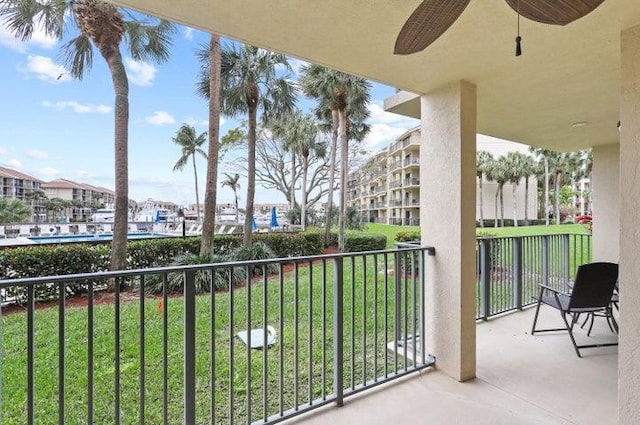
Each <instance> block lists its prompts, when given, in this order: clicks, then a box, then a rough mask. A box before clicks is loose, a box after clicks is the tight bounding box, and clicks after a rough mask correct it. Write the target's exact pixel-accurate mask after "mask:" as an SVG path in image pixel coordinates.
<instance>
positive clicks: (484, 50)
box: [112, 0, 640, 150]
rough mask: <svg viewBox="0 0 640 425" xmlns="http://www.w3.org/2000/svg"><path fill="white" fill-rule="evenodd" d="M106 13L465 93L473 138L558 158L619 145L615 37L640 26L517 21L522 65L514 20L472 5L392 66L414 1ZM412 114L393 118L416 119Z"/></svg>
mask: <svg viewBox="0 0 640 425" xmlns="http://www.w3.org/2000/svg"><path fill="white" fill-rule="evenodd" d="M112 1H113V2H114V3H116V4H119V5H122V6H126V7H130V8H133V9H138V10H142V11H145V12H147V13H150V14H153V15H157V16H162V17H165V18H168V19H171V20H174V21H177V22H180V23H183V24H186V25H190V26H193V27H196V28H199V29H202V30H207V31H213V32H217V33H220V34H222V35H225V36H229V37H232V38H235V39H238V40H241V41H244V42H248V43H252V44H255V45H258V46H262V47H265V48H268V49H271V50H276V51H280V52H284V53H287V54H290V55H292V56H295V57H298V58H301V59H305V60H309V61H312V62H316V63H320V64H323V65H326V66H330V67H333V68H336V69H339V70H341V71H345V72H349V73H353V74H356V75H361V76H363V77H367V78H371V79H373V80H377V81H380V82H384V83H387V84H390V85H393V86H395V87H398V88H401V89H405V90H409V91H411V92H414V93H418V94H425V93H429V92H430V91H433V90H434V89H437V88H438V87H440V86H442V85H443V84H446V83H447V82H450V81H454V80H459V79H464V80H467V81H471V82H473V83H475V84H476V85H477V88H478V132H480V133H483V134H488V135H491V136H495V137H501V138H505V139H510V140H514V141H519V142H522V143H527V144H532V145H538V146H545V147H548V148H552V149H559V150H570V149H575V148H583V147H588V146H593V145H599V144H608V143H616V142H617V141H618V137H619V135H618V131H617V128H616V124H617V122H618V116H619V113H618V109H619V91H620V90H619V75H620V72H619V63H620V43H619V39H620V31H621V30H623V29H625V28H628V27H631V26H634V25H638V24H640V0H605V2H604V3H603V4H602V5H601V6H600V7H598V8H597V9H596V10H595V11H594V12H592V13H591V14H590V15H588V16H586V17H584V18H582V19H580V20H578V21H576V22H574V23H572V24H570V25H568V26H565V27H557V26H549V25H543V24H539V23H536V22H533V21H529V20H527V19H522V20H521V30H520V33H521V36H522V39H523V42H522V47H523V56H521V57H515V55H514V51H515V43H514V38H515V35H516V14H515V13H514V12H513V10H512V9H511V8H510V7H509V6H508V5H507V3H506V2H505V1H504V0H471V3H470V4H469V6H468V7H467V9H466V10H465V11H464V13H463V14H462V16H461V17H460V18H459V19H458V20H457V21H456V22H455V23H454V24H453V26H452V27H451V28H450V29H449V30H448V31H447V32H446V33H445V34H444V35H443V36H442V37H441V38H440V39H438V40H436V42H435V43H434V44H432V45H431V46H430V47H428V48H427V49H426V50H425V51H423V52H420V53H417V54H414V55H411V56H394V55H393V45H394V43H395V39H396V36H397V33H398V31H399V30H400V28H401V27H402V25H403V23H404V21H405V20H406V18H407V17H408V16H409V15H410V14H411V12H412V11H413V9H414V8H415V7H416V6H417V5H418V4H419V3H420V0H321V1H313V0H306V1H305V0H232V1H229V0H112ZM638 54H640V52H638ZM392 104H393V102H392V103H391V104H390V105H392ZM417 106H419V103H418V102H413V103H409V104H407V105H404V107H402V105H399V106H398V107H397V108H395V110H396V111H398V112H402V113H406V114H411V115H414V116H415V115H416V114H419V111H418V110H417V109H416V107H417ZM577 122H586V125H584V126H580V127H574V126H573V125H572V124H574V123H577Z"/></svg>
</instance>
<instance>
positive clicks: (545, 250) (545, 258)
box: [541, 235, 549, 286]
mask: <svg viewBox="0 0 640 425" xmlns="http://www.w3.org/2000/svg"><path fill="white" fill-rule="evenodd" d="M541 243H542V245H541V248H542V284H543V285H545V286H549V236H548V235H543V236H542V241H541Z"/></svg>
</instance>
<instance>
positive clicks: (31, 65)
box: [18, 55, 71, 83]
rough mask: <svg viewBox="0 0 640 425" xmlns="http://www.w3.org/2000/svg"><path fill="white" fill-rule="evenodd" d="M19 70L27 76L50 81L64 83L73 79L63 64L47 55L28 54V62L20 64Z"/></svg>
mask: <svg viewBox="0 0 640 425" xmlns="http://www.w3.org/2000/svg"><path fill="white" fill-rule="evenodd" d="M18 71H20V72H21V73H23V74H25V75H27V77H35V78H37V79H38V80H42V81H47V82H50V83H63V82H66V81H70V80H71V76H70V75H69V73H67V72H66V71H65V69H64V67H63V66H62V65H58V64H57V63H54V62H53V60H52V59H51V58H48V57H46V56H31V55H29V56H27V62H26V63H21V64H19V65H18Z"/></svg>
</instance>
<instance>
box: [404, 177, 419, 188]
mask: <svg viewBox="0 0 640 425" xmlns="http://www.w3.org/2000/svg"><path fill="white" fill-rule="evenodd" d="M419 184H420V179H418V178H416V177H410V178H406V179H404V186H405V187H407V186H418V185H419Z"/></svg>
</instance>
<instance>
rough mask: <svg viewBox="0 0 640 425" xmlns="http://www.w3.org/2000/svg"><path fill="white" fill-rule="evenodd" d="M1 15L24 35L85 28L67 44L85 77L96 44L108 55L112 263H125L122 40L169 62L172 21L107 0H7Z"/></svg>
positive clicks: (66, 52) (77, 74)
mask: <svg viewBox="0 0 640 425" xmlns="http://www.w3.org/2000/svg"><path fill="white" fill-rule="evenodd" d="M0 16H1V17H2V20H4V21H5V22H6V27H7V28H8V29H9V31H11V32H12V33H13V34H14V35H15V36H16V37H17V38H20V39H21V40H23V41H27V40H29V39H31V37H32V35H33V32H34V29H36V28H42V29H44V31H45V33H46V35H47V36H49V37H53V38H55V39H57V40H62V39H63V38H64V35H65V34H67V33H68V32H69V31H70V30H74V29H75V28H77V29H79V30H80V34H79V35H77V36H76V37H75V38H72V39H70V40H69V41H67V42H66V43H65V44H64V45H63V46H62V55H63V58H64V60H65V65H66V68H67V72H69V74H70V75H71V76H72V77H73V78H76V79H78V80H81V79H82V77H83V76H84V74H85V72H86V71H88V70H89V69H90V68H91V66H92V65H93V47H95V48H97V49H98V51H99V52H100V54H101V55H102V57H103V58H104V60H105V62H106V64H107V66H108V68H109V71H110V73H111V80H112V83H113V88H114V91H115V103H114V117H115V137H114V151H115V192H116V205H115V223H114V225H115V226H114V234H113V242H112V250H111V269H112V270H117V269H124V268H125V267H126V259H127V224H128V223H127V205H128V201H129V196H128V190H129V189H128V181H129V176H128V169H129V166H128V161H127V156H128V138H129V136H128V133H129V81H128V78H127V72H126V70H125V67H124V64H123V61H122V54H121V51H120V43H121V42H122V41H123V40H124V41H126V42H127V43H128V48H129V49H128V50H129V53H130V54H131V57H132V58H133V59H134V60H137V61H143V60H154V61H157V62H164V61H166V60H167V59H168V58H169V47H170V44H171V35H172V34H173V32H174V26H173V24H171V23H170V22H169V21H165V20H159V21H155V22H153V23H152V21H151V18H145V19H144V20H136V19H135V17H134V15H133V14H131V13H130V12H128V11H125V10H123V9H119V8H117V7H115V6H114V5H112V4H111V3H107V2H104V1H102V0H75V1H71V2H66V1H33V0H3V1H2V6H1V7H0Z"/></svg>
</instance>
